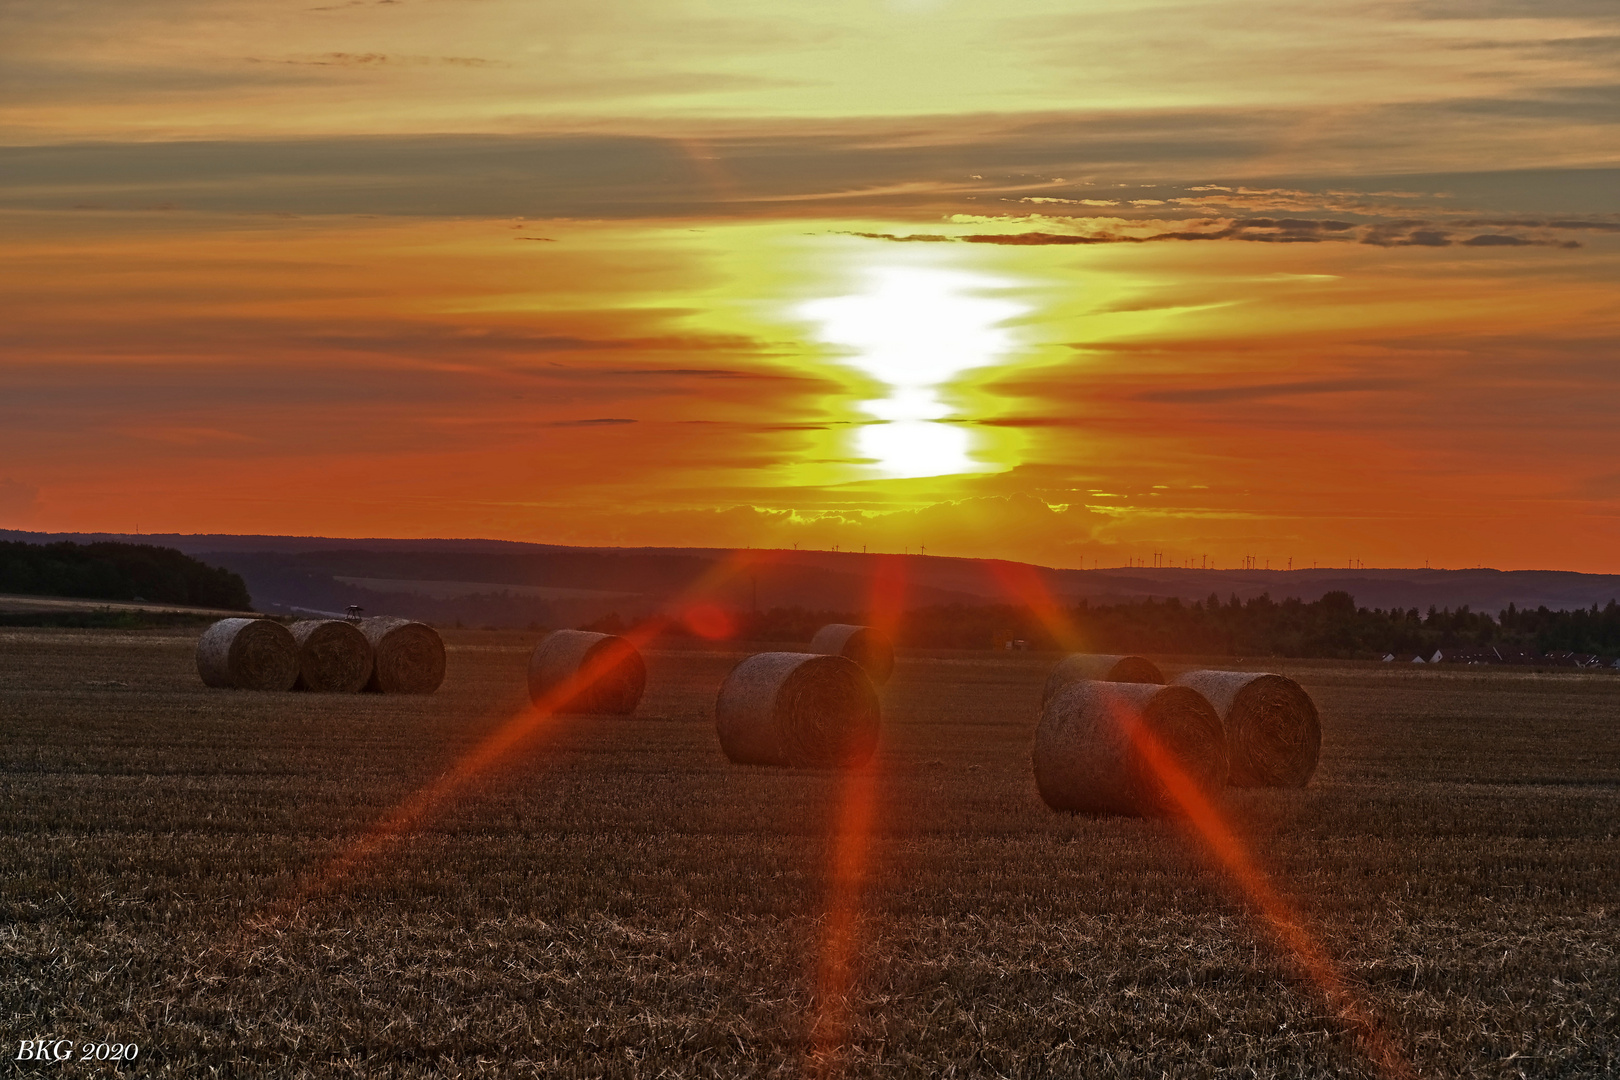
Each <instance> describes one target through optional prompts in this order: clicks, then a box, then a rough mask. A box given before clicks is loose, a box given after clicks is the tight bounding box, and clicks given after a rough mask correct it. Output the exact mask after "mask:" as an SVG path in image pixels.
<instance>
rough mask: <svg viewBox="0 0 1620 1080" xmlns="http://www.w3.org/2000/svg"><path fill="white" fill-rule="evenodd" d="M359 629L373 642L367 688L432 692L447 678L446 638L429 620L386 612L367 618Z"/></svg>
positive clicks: (389, 691)
mask: <svg viewBox="0 0 1620 1080" xmlns="http://www.w3.org/2000/svg"><path fill="white" fill-rule="evenodd" d="M360 632H361V633H363V634H364V635H365V636H366V640H367V641H369V642H370V643H371V651H372V657H373V660H372V665H371V678H370V680H369V681H367V683H366V687H365V688H366V690H368V691H370V692H372V693H383V694H431V693H433V691H435V690H437V689H438V688H439V684H440V683H442V682H444V641H443V639H441V638H440V637H439V632H438V631H437V630H435V629H433V627H431V626H429V625H427V624H426V623H419V622H413V621H412V620H410V619H398V618H393V617H392V616H383V617H381V618H376V619H367V620H365V621H364V622H362V623H361V624H360Z"/></svg>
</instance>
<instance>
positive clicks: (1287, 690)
mask: <svg viewBox="0 0 1620 1080" xmlns="http://www.w3.org/2000/svg"><path fill="white" fill-rule="evenodd" d="M1175 685H1176V686H1186V687H1190V688H1191V689H1193V690H1196V691H1198V692H1199V693H1200V694H1203V695H1204V697H1205V698H1206V699H1207V700H1208V701H1209V703H1210V704H1211V705H1212V706H1214V708H1215V713H1216V715H1218V716H1219V717H1220V718H1221V723H1222V725H1223V726H1224V727H1225V728H1226V745H1227V748H1228V751H1229V752H1230V754H1231V759H1232V775H1231V783H1232V784H1233V785H1235V786H1237V787H1304V786H1305V785H1306V783H1308V782H1309V781H1310V779H1311V774H1312V773H1314V772H1316V762H1317V758H1318V757H1320V756H1321V753H1322V721H1321V718H1320V717H1319V716H1318V715H1317V712H1316V703H1315V702H1313V701H1312V700H1311V696H1310V695H1309V694H1307V693H1306V692H1305V690H1304V688H1303V687H1301V686H1300V685H1299V683H1297V682H1295V681H1294V680H1293V679H1290V678H1288V677H1287V676H1285V675H1272V674H1262V673H1257V672H1251V671H1189V672H1187V673H1186V674H1184V675H1179V676H1177V677H1176V679H1175Z"/></svg>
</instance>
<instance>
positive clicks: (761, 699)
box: [197, 618, 1322, 816]
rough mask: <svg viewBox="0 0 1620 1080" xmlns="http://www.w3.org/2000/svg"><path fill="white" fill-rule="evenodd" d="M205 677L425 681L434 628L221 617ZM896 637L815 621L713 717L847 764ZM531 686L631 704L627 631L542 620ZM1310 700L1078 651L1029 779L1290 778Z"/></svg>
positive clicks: (1098, 785)
mask: <svg viewBox="0 0 1620 1080" xmlns="http://www.w3.org/2000/svg"><path fill="white" fill-rule="evenodd" d="M197 670H198V672H199V673H200V674H201V675H202V679H203V682H205V683H207V684H208V685H209V686H219V687H233V688H237V689H251V690H295V689H296V690H311V691H319V692H328V693H354V692H356V691H360V690H369V691H374V692H381V693H418V694H421V693H432V692H433V691H434V690H436V689H438V686H439V684H440V682H442V681H443V679H444V643H443V641H442V640H440V638H439V635H438V633H437V632H436V631H434V630H433V628H432V627H430V626H427V625H425V624H423V623H418V622H412V621H410V620H408V619H396V618H377V619H366V620H363V621H360V622H348V621H345V620H342V619H312V620H307V621H304V622H298V623H294V624H293V625H292V627H291V628H288V627H285V626H282V625H281V624H280V623H278V622H275V621H273V620H271V619H263V618H256V619H221V620H220V621H219V622H217V623H215V624H214V625H213V626H211V627H209V628H208V630H207V631H206V632H205V633H204V634H203V636H202V639H201V640H200V641H199V642H198V643H197ZM893 671H894V646H893V644H892V643H891V642H890V641H889V640H888V638H887V637H885V636H884V635H883V634H882V633H881V632H879V631H878V630H876V629H874V628H872V627H869V626H852V625H847V624H842V623H835V624H832V625H829V626H824V627H822V628H821V629H820V630H819V631H817V632H816V634H815V636H814V638H813V639H812V640H811V642H810V647H809V651H807V652H765V653H756V654H755V655H753V656H750V657H747V658H746V659H744V660H743V661H741V662H740V663H738V664H737V665H736V666H735V667H734V668H732V669H731V672H730V673H729V674H727V675H726V677H725V680H724V681H723V682H722V683H721V684H720V691H719V695H718V696H717V698H716V700H715V709H714V718H715V731H716V733H717V734H718V736H719V739H720V748H721V750H722V751H724V753H725V755H726V757H727V758H729V759H730V760H731V761H733V762H736V763H738V764H743V765H774V766H782V767H790V768H850V767H854V766H858V765H861V764H863V763H865V762H866V761H867V760H869V759H870V758H871V757H872V755H873V753H875V752H876V750H877V743H878V735H879V731H880V728H881V723H882V706H881V704H880V702H879V700H878V692H877V688H878V687H879V686H881V685H882V684H883V683H885V682H887V681H888V679H889V676H890V674H891V673H892V672H893ZM528 682H529V695H530V697H531V698H532V700H533V701H534V703H535V705H536V706H537V707H539V708H542V709H545V710H547V711H549V712H559V713H587V714H605V715H618V716H628V715H631V714H633V713H634V712H635V711H636V707H637V705H639V704H640V702H641V696H642V694H643V693H644V692H645V690H646V688H647V666H646V663H645V662H644V661H643V660H642V658H641V654H640V653H639V652H638V651H637V650H636V648H635V646H634V645H632V644H631V643H630V642H629V641H627V640H625V639H624V638H622V637H618V636H616V635H613V634H598V633H593V632H590V631H586V630H556V631H553V632H552V633H550V634H548V635H546V637H545V638H544V640H542V641H541V642H540V644H539V645H537V646H536V647H535V650H534V652H533V654H532V655H531V656H530V658H529V676H528ZM1321 744H1322V728H1321V721H1320V718H1319V717H1318V716H1317V712H1316V706H1315V705H1314V704H1313V703H1312V701H1311V699H1310V695H1308V694H1306V693H1305V691H1304V690H1303V689H1301V687H1300V686H1299V684H1298V683H1296V682H1294V681H1293V680H1292V679H1289V678H1286V677H1284V676H1282V675H1272V674H1266V673H1255V672H1243V671H1190V672H1187V673H1185V674H1183V675H1180V676H1178V677H1177V678H1176V679H1174V680H1173V681H1171V682H1169V684H1168V685H1167V684H1166V680H1165V677H1164V675H1163V673H1162V672H1161V671H1160V670H1159V668H1158V667H1157V666H1156V665H1155V664H1153V663H1152V662H1151V661H1149V660H1147V659H1145V658H1143V657H1140V656H1110V655H1100V654H1091V653H1075V654H1072V655H1069V656H1066V657H1064V658H1063V659H1062V660H1060V661H1058V663H1057V665H1056V666H1055V667H1053V669H1052V671H1051V673H1050V674H1049V675H1048V677H1047V679H1046V683H1045V685H1044V686H1043V687H1042V691H1041V716H1040V722H1039V723H1038V724H1037V725H1036V729H1035V746H1034V753H1033V761H1034V768H1035V784H1036V787H1037V788H1038V790H1039V791H1040V795H1041V798H1042V799H1043V800H1045V802H1046V804H1047V805H1048V806H1050V807H1052V808H1053V809H1054V810H1068V811H1077V812H1084V813H1094V814H1130V815H1138V816H1146V815H1162V814H1175V813H1185V812H1187V811H1188V808H1189V805H1190V802H1189V799H1191V800H1194V801H1196V800H1197V799H1198V798H1199V797H1201V795H1207V794H1208V793H1211V792H1214V791H1215V790H1217V789H1219V788H1220V787H1222V786H1225V785H1228V784H1230V785H1232V786H1236V787H1303V786H1304V785H1305V784H1306V783H1307V782H1308V781H1309V780H1310V778H1311V775H1312V773H1314V772H1315V770H1316V761H1317V757H1318V755H1319V754H1320V751H1321Z"/></svg>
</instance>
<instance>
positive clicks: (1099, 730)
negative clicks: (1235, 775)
mask: <svg viewBox="0 0 1620 1080" xmlns="http://www.w3.org/2000/svg"><path fill="white" fill-rule="evenodd" d="M1164 758H1168V759H1169V762H1170V764H1171V765H1173V766H1174V770H1175V772H1177V773H1179V774H1180V776H1181V777H1182V778H1185V780H1190V781H1191V782H1192V783H1193V784H1194V785H1195V786H1196V787H1197V788H1198V789H1199V790H1201V791H1203V792H1204V793H1206V794H1208V793H1211V792H1213V791H1214V790H1215V789H1217V788H1219V787H1220V786H1221V785H1222V784H1224V783H1225V782H1226V770H1227V760H1226V737H1225V736H1224V735H1223V734H1222V733H1221V718H1220V717H1219V716H1216V715H1215V709H1214V708H1213V707H1212V706H1211V705H1210V703H1209V702H1207V701H1205V700H1204V699H1203V697H1202V696H1201V695H1200V694H1198V692H1197V691H1194V690H1190V689H1188V688H1187V687H1185V686H1154V685H1151V684H1146V683H1116V682H1092V681H1085V682H1077V683H1071V684H1070V685H1068V686H1066V687H1064V688H1063V689H1062V690H1060V691H1058V693H1057V694H1056V695H1054V696H1053V698H1052V700H1051V701H1049V702H1047V704H1046V708H1045V709H1043V710H1042V711H1041V721H1040V723H1039V724H1038V725H1037V726H1036V728H1035V754H1034V759H1035V785H1036V787H1038V788H1039V789H1040V792H1041V798H1042V799H1044V800H1045V801H1046V805H1048V806H1050V807H1051V808H1052V809H1054V810H1071V811H1072V810H1079V811H1084V812H1086V813H1089V814H1128V815H1132V816H1135V817H1147V816H1159V815H1168V814H1180V813H1181V812H1182V805H1181V802H1180V800H1179V799H1177V797H1176V796H1175V794H1173V792H1175V791H1176V790H1177V789H1178V787H1179V786H1180V781H1179V780H1178V779H1176V778H1175V777H1174V776H1172V775H1170V774H1169V773H1168V772H1167V771H1164V770H1161V769H1160V768H1158V767H1156V765H1155V760H1156V759H1157V760H1160V761H1162V760H1163V759H1164Z"/></svg>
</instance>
